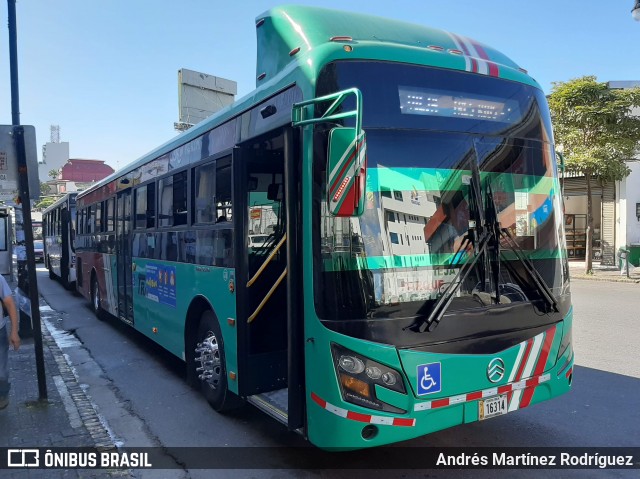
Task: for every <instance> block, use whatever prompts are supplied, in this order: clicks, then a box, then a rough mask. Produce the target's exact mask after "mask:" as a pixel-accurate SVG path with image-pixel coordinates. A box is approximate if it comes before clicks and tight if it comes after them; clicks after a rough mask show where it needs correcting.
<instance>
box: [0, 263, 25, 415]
mask: <svg viewBox="0 0 640 479" xmlns="http://www.w3.org/2000/svg"><path fill="white" fill-rule="evenodd" d="M0 300H2V317H0V409H4V408H6V407H7V405H8V404H9V344H11V345H12V346H13V349H14V350H15V351H17V350H18V348H19V347H20V336H18V312H17V311H16V303H15V302H14V301H13V296H12V295H11V288H9V284H8V283H7V280H6V279H4V276H2V275H0ZM7 316H9V317H10V318H11V334H9V331H8V329H9V326H8V323H7Z"/></svg>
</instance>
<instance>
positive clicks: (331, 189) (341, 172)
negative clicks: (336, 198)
mask: <svg viewBox="0 0 640 479" xmlns="http://www.w3.org/2000/svg"><path fill="white" fill-rule="evenodd" d="M363 143H364V140H362V141H360V143H358V142H356V147H355V148H354V149H353V153H352V154H350V155H349V158H348V159H347V161H345V163H344V166H343V167H342V170H340V173H338V176H336V178H337V179H338V181H335V182H334V183H333V185H331V188H330V189H329V194H330V195H332V194H333V192H334V190H335V189H336V186H337V185H338V183H340V181H339V179H340V178H342V177H343V176H344V173H345V171H346V169H347V168H348V167H349V166H351V162H352V159H353V158H354V157H355V156H356V154H357V153H359V152H360V150H361V148H362V144H363Z"/></svg>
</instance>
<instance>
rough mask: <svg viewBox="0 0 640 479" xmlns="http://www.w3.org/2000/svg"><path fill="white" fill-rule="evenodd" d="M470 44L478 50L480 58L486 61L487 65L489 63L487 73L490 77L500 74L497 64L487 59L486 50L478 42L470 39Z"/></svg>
mask: <svg viewBox="0 0 640 479" xmlns="http://www.w3.org/2000/svg"><path fill="white" fill-rule="evenodd" d="M471 44H472V45H473V47H474V48H475V49H476V51H477V52H478V55H480V58H482V59H483V60H486V61H487V65H489V75H491V76H492V77H497V76H498V75H499V74H500V70H499V69H498V65H496V64H495V63H494V62H492V61H491V60H489V55H487V52H486V51H485V50H484V48H482V46H481V45H480V44H478V43H476V42H474V41H472V42H471Z"/></svg>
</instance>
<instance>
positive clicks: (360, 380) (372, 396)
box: [331, 344, 407, 414]
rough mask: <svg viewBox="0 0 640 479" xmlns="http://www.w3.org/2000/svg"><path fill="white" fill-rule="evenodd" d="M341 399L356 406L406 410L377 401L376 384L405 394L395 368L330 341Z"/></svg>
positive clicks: (395, 411) (397, 411) (383, 409)
mask: <svg viewBox="0 0 640 479" xmlns="http://www.w3.org/2000/svg"><path fill="white" fill-rule="evenodd" d="M331 353H332V355H333V361H334V366H335V369H336V373H337V375H338V383H339V385H340V392H341V393H342V399H344V400H345V401H346V402H349V403H352V404H357V405H358V406H362V407H366V408H370V409H378V410H380V411H387V412H393V413H398V414H403V413H405V412H406V411H405V410H403V409H400V408H397V407H395V406H392V405H391V404H387V403H385V402H382V401H380V400H379V399H378V398H377V397H376V385H378V386H381V387H383V388H386V389H390V390H392V391H396V392H399V393H402V394H407V391H406V389H405V387H404V381H403V380H402V376H401V375H400V373H399V372H398V371H395V370H393V369H391V368H389V367H387V366H385V365H383V364H380V363H378V362H376V361H373V360H372V359H369V358H367V357H365V356H362V355H360V354H357V353H354V352H353V351H351V350H349V349H347V348H344V347H342V346H340V345H338V344H331Z"/></svg>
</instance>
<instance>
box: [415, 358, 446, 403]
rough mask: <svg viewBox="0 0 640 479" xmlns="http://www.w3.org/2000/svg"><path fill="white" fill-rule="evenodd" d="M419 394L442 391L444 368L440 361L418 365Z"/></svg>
mask: <svg viewBox="0 0 640 479" xmlns="http://www.w3.org/2000/svg"><path fill="white" fill-rule="evenodd" d="M417 379H418V396H423V395H425V394H433V393H439V392H440V391H442V369H441V364H440V363H431V364H420V365H419V366H418V378H417Z"/></svg>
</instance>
